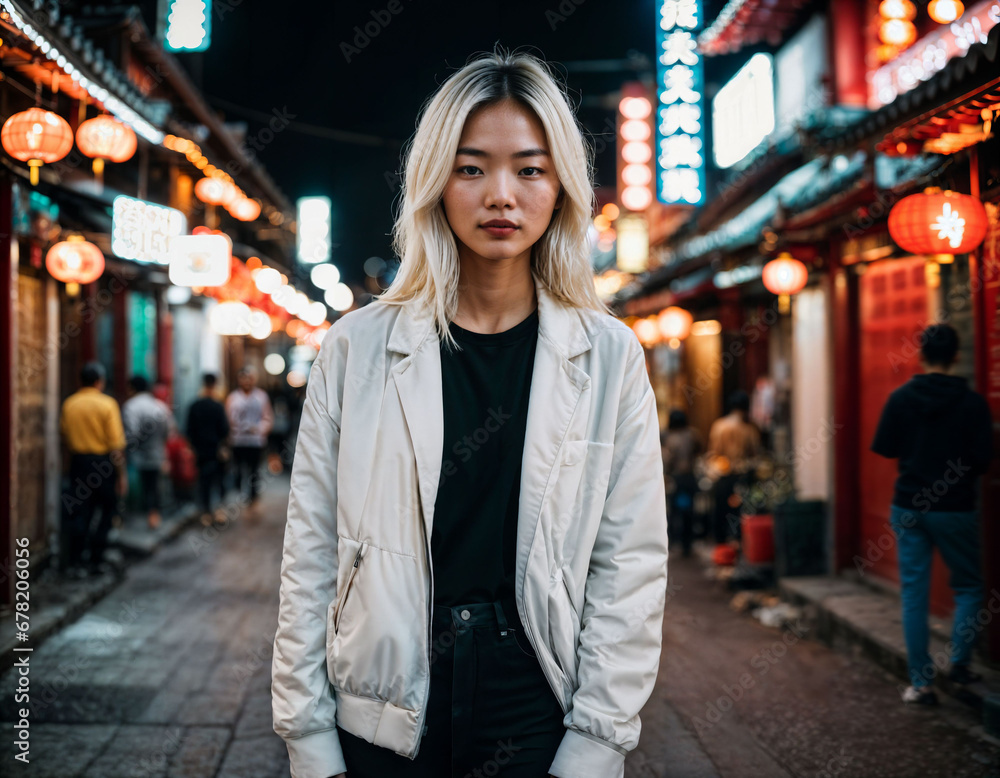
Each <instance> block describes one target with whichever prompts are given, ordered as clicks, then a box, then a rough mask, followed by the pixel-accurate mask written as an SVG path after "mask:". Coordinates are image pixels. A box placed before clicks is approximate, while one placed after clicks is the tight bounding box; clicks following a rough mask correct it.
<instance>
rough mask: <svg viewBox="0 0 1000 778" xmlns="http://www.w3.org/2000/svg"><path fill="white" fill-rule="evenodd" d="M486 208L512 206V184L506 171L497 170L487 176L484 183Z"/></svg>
mask: <svg viewBox="0 0 1000 778" xmlns="http://www.w3.org/2000/svg"><path fill="white" fill-rule="evenodd" d="M485 205H486V207H487V208H513V207H514V184H513V182H512V181H511V179H510V176H509V174H508V173H507V172H506V171H501V172H498V173H496V174H494V175H492V176H490V177H489V179H488V183H487V185H486V201H485Z"/></svg>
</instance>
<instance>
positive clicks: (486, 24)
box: [178, 0, 655, 283]
mask: <svg viewBox="0 0 1000 778" xmlns="http://www.w3.org/2000/svg"><path fill="white" fill-rule="evenodd" d="M577 2H578V3H579V4H578V5H577V4H574V2H572V0H561V2H560V0H556V1H555V2H523V1H518V2H511V0H507V1H505V2H481V1H479V0H476V1H475V2H468V1H466V2H458V1H450V2H433V3H432V2H421V0H398V6H396V7H398V8H400V9H401V10H400V12H399V13H398V14H395V15H390V16H389V19H390V21H389V22H388V24H385V25H384V26H381V25H380V30H379V32H378V34H377V35H376V36H375V37H373V38H372V39H371V40H370V42H368V43H367V45H365V46H364V47H363V48H361V47H359V48H360V51H356V52H353V51H352V52H349V53H348V54H349V56H350V62H348V61H347V57H346V56H345V54H344V52H343V51H342V48H341V44H342V43H346V44H349V45H351V46H354V38H355V36H356V34H357V33H356V31H355V29H354V28H355V26H360V27H362V28H363V27H364V26H365V24H366V23H368V22H372V21H374V20H373V17H372V12H373V11H374V12H375V13H376V14H379V15H381V17H382V18H383V19H384V18H386V14H385V13H384V12H386V9H387V8H388V6H389V3H388V1H386V2H381V0H376V1H375V2H373V3H364V2H315V0H310V1H309V2H302V1H300V0H296V1H295V2H287V3H284V4H274V3H266V4H265V3H259V2H252V0H242V2H240V1H239V0H216V1H215V3H214V14H213V29H212V45H211V48H210V49H209V50H208V51H207V52H206V53H205V54H204V55H203V59H202V61H201V63H198V62H197V61H196V59H195V58H196V57H197V56H198V55H191V54H184V55H178V59H180V60H181V61H182V63H184V64H185V66H186V67H188V68H189V69H190V70H191V71H192V73H193V75H194V76H195V80H196V82H197V81H198V75H199V74H198V70H199V65H200V69H201V74H200V82H201V86H202V89H203V92H204V94H205V95H206V99H208V101H209V103H210V104H211V105H213V107H215V108H216V109H218V110H219V111H221V112H222V113H223V114H224V117H225V119H226V120H227V121H246V122H247V123H248V135H249V136H251V137H254V136H255V135H256V133H258V132H259V131H260V129H261V128H263V127H264V126H265V125H266V121H267V120H268V119H269V118H270V117H271V116H272V115H273V112H274V111H277V112H278V113H287V114H288V115H289V118H290V119H291V120H292V123H291V124H290V125H289V127H288V128H287V129H286V130H283V131H282V132H280V133H278V134H277V135H276V137H275V139H274V140H273V141H272V142H271V143H270V144H268V145H267V146H266V147H265V148H263V149H262V150H261V151H259V152H257V153H258V156H259V158H260V160H261V161H262V162H263V164H264V165H265V166H266V168H267V170H268V171H269V173H270V174H271V176H272V177H273V178H274V179H275V181H276V182H277V183H278V185H279V186H280V187H281V189H282V190H283V191H284V192H285V194H286V195H287V196H288V197H289V199H290V200H292V201H293V202H294V200H295V198H297V197H299V196H302V195H310V194H326V195H329V196H330V198H331V199H332V200H333V214H334V243H335V246H334V250H333V252H334V253H333V260H334V262H336V263H337V264H338V266H340V268H341V271H342V272H343V273H344V275H345V279H346V280H347V281H348V282H355V283H360V282H361V281H362V280H363V272H362V269H361V266H362V264H363V263H364V261H365V259H366V258H368V257H370V256H373V255H374V256H380V257H383V258H385V259H389V258H391V257H392V252H391V248H390V239H389V232H390V230H391V226H392V213H393V201H394V198H395V197H396V195H397V192H398V181H397V180H396V179H395V178H394V176H395V174H396V173H397V171H399V169H400V150H401V144H402V143H403V142H404V141H405V140H406V139H407V138H408V137H409V136H410V135H411V134H412V133H413V131H414V129H415V126H416V119H417V114H418V111H419V110H420V107H421V105H422V104H423V102H424V100H425V99H426V98H427V97H428V96H429V95H430V94H431V92H433V91H434V89H435V88H436V86H437V85H438V84H440V83H441V82H442V81H443V80H444V79H445V78H446V77H447V76H448V75H449V74H450V73H452V72H453V71H454V70H455V69H456V68H458V67H460V66H461V65H463V64H464V63H465V61H466V60H467V59H468V57H469V56H470V55H471V54H474V53H476V52H479V51H488V50H492V48H493V46H494V45H495V44H496V43H500V44H501V45H503V46H505V47H508V48H514V47H518V46H532V47H535V53H537V54H540V55H541V56H544V57H545V58H546V59H549V60H551V61H554V62H556V63H565V64H567V65H570V66H572V65H571V63H573V62H579V61H584V60H587V61H592V60H605V59H626V58H628V56H629V54H630V52H632V53H633V54H636V53H638V54H641V55H644V56H645V57H646V58H647V59H648V62H649V64H651V65H652V64H653V59H652V56H653V49H654V39H653V36H654V29H653V20H654V7H655V6H654V2H653V0H624V1H623V2H614V3H612V2H608V1H607V0H582V2H581V1H580V0H577ZM567 11H569V13H567ZM546 12H552V13H553V14H558V17H563V18H562V19H560V18H558V17H557V16H554V15H551V14H550V15H547V13H546ZM376 24H377V22H376ZM553 25H554V26H555V29H553ZM635 77H636V73H635V72H634V71H629V70H619V71H612V72H605V73H600V72H598V73H593V72H576V71H574V72H571V73H570V75H569V78H568V81H569V85H570V88H571V90H573V91H574V92H575V95H576V100H577V101H578V103H579V102H581V101H582V103H583V106H582V108H581V110H580V111H579V114H578V115H579V116H580V118H581V121H583V123H584V125H585V126H586V127H587V128H588V129H589V130H590V132H591V133H593V134H595V135H597V134H598V133H601V132H605V133H606V135H605V138H604V139H605V142H606V143H608V144H609V146H608V149H607V151H606V152H605V153H603V154H601V155H600V156H599V157H598V173H597V175H598V184H599V185H600V184H605V185H613V183H614V174H615V168H614V145H613V129H614V113H613V111H612V110H608V109H606V108H602V107H601V106H600V102H601V100H602V98H604V97H605V96H606V95H609V94H610V93H613V92H614V91H616V90H617V89H618V88H619V87H620V85H621V83H622V82H624V81H627V80H631V79H634V78H635ZM595 103H596V105H595ZM610 105H612V106H613V105H614V103H613V102H612V103H610ZM608 122H610V125H609V124H608ZM609 127H610V129H611V132H610V133H608V128H609ZM339 133H354V134H358V135H360V136H363V137H362V138H361V139H360V140H361V142H348V141H347V140H345V139H343V138H342V137H339Z"/></svg>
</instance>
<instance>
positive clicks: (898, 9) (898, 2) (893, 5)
mask: <svg viewBox="0 0 1000 778" xmlns="http://www.w3.org/2000/svg"><path fill="white" fill-rule="evenodd" d="M878 12H879V14H881V15H882V18H884V19H906V20H907V21H912V20H913V19H915V18H916V16H917V7H916V6H915V5H914V4H913V3H912V2H910V0H882V2H881V3H879V6H878Z"/></svg>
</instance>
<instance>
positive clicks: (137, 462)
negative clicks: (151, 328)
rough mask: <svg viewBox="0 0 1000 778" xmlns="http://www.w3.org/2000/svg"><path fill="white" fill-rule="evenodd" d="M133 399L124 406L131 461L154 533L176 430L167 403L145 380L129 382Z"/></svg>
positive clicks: (158, 523)
mask: <svg viewBox="0 0 1000 778" xmlns="http://www.w3.org/2000/svg"><path fill="white" fill-rule="evenodd" d="M129 387H130V388H131V389H132V396H131V397H130V398H129V399H127V400H126V401H125V404H124V405H122V416H123V418H124V421H125V438H126V440H127V441H128V460H129V464H130V465H132V466H134V467H135V469H136V471H137V472H138V474H139V483H140V487H141V489H142V510H143V512H144V513H145V514H146V520H147V522H148V523H149V528H150V529H156V528H157V527H159V526H160V521H161V515H160V512H161V508H162V504H161V500H160V474H161V473H167V472H169V463H168V461H167V438H168V437H169V436H170V431H171V428H172V427H174V426H175V422H174V415H173V413H172V412H171V411H170V408H169V407H168V406H167V404H166V403H165V402H163V400H160V399H158V398H156V397H154V396H153V394H152V392H150V390H149V381H148V380H146V377H145V376H141V375H134V376H132V378H131V379H129Z"/></svg>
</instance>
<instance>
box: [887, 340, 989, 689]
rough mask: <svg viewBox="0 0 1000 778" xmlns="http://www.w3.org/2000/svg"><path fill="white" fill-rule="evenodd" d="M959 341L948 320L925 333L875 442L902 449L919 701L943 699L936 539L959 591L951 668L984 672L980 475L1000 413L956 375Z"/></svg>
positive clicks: (906, 626) (903, 559) (959, 678)
mask: <svg viewBox="0 0 1000 778" xmlns="http://www.w3.org/2000/svg"><path fill="white" fill-rule="evenodd" d="M958 348H959V342H958V333H957V332H956V331H955V329H954V328H953V327H950V326H949V325H947V324H935V325H932V326H930V327H928V328H927V329H925V330H924V331H923V332H922V333H921V335H920V361H921V364H922V365H923V368H924V372H923V374H918V375H915V376H913V377H912V378H911V379H910V380H909V381H907V382H906V383H905V384H903V385H902V386H901V387H899V388H898V389H897V390H896V391H894V392H893V393H892V394H891V395H889V400H888V401H887V402H886V404H885V407H884V408H883V409H882V417H881V419H879V424H878V429H877V430H876V431H875V439H874V440H873V441H872V444H871V450H872V451H874V452H875V453H876V454H881V455H882V456H884V457H889V458H892V459H895V458H897V457H898V458H899V476H898V477H897V478H896V487H895V494H894V495H893V498H892V506H891V510H890V515H889V520H890V522H891V524H892V528H893V531H894V532H895V533H896V538H897V542H898V553H897V557H898V559H899V579H900V583H901V584H902V600H903V632H904V634H905V636H906V652H907V654H908V664H909V673H910V684H911V685H910V686H909V687H907V688H906V690H905V691H904V692H903V701H904V702H909V703H915V704H919V705H935V704H937V695H935V694H934V692H933V691H931V690H930V685H931V681H932V680H933V679H934V676H935V675H936V674H937V668H936V667H935V665H934V662H933V661H931V658H930V655H929V654H928V651H927V646H928V640H929V631H928V627H927V610H928V590H929V588H930V580H931V558H932V556H933V553H934V547H935V546H936V547H937V548H938V550H940V552H941V556H942V557H944V561H945V564H946V565H947V566H948V569H949V570H950V571H951V577H950V579H949V585H950V586H951V588H952V590H953V592H954V594H955V619H954V626H953V630H952V639H951V646H952V651H951V671H950V672H949V675H948V677H949V678H950V679H951V680H952V681H954V682H955V683H959V684H969V683H975V682H976V681H979V680H981V676H980V675H979V674H978V673H975V672H973V671H972V670H971V669H970V667H969V664H970V661H971V659H972V646H973V643H974V642H975V638H976V635H977V634H978V633H979V629H975V626H976V617H977V612H978V611H979V607H980V603H981V601H982V597H983V581H982V576H981V574H980V568H979V522H978V518H977V514H976V478H977V476H979V475H980V474H982V473H985V472H986V470H987V469H988V467H989V462H990V459H992V457H993V440H992V435H993V422H992V419H991V418H990V408H989V405H988V404H987V402H986V400H985V399H984V398H983V397H981V396H980V395H978V394H976V393H975V392H974V391H972V390H971V389H969V387H968V385H967V382H966V380H965V379H964V378H962V377H960V376H955V375H950V372H951V370H952V368H953V366H954V364H955V361H956V358H957V356H958ZM970 627H971V629H970Z"/></svg>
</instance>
